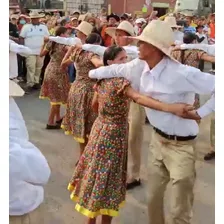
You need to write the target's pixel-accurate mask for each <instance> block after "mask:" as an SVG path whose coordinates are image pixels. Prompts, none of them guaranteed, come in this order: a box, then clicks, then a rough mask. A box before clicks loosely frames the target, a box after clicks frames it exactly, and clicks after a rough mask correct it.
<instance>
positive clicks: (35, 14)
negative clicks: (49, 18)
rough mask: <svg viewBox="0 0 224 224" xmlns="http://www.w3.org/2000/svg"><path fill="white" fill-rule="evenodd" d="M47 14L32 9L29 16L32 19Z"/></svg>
mask: <svg viewBox="0 0 224 224" xmlns="http://www.w3.org/2000/svg"><path fill="white" fill-rule="evenodd" d="M44 16H45V15H44V14H39V13H38V12H37V11H32V12H31V13H30V14H29V17H30V18H31V19H38V18H43V17H44Z"/></svg>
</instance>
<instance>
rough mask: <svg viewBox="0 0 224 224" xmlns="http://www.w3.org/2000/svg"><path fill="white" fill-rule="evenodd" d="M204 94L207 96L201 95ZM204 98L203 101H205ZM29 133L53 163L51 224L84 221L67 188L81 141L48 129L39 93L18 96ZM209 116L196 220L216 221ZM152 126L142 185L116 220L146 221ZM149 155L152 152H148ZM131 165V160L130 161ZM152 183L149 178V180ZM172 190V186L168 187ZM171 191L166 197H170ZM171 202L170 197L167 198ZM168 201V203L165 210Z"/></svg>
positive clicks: (202, 139)
mask: <svg viewBox="0 0 224 224" xmlns="http://www.w3.org/2000/svg"><path fill="white" fill-rule="evenodd" d="M202 98H204V100H205V98H206V97H202ZM204 100H203V101H204ZM17 103H18V105H19V107H20V109H21V111H22V113H23V115H24V118H25V120H26V124H27V127H28V130H29V133H30V139H31V141H32V142H33V143H34V144H35V145H36V146H38V147H39V149H40V150H41V151H42V153H43V154H44V155H45V156H46V158H47V160H48V162H49V164H50V167H51V171H52V174H51V178H50V181H49V183H48V185H47V186H46V195H45V198H46V200H45V206H46V209H45V214H44V215H45V216H46V218H47V223H48V224H83V223H84V220H85V219H84V217H83V216H82V215H80V214H78V213H77V212H76V211H74V204H73V203H72V202H71V201H70V199H69V193H68V192H67V190H66V187H67V184H68V181H69V179H70V177H71V175H72V173H73V169H74V165H75V162H76V161H77V159H78V152H79V150H78V145H77V143H76V142H75V141H74V140H73V139H72V137H71V136H65V135H64V134H63V132H62V131H61V130H50V131H49V130H45V125H46V122H47V117H48V109H49V103H48V101H43V100H39V99H38V94H37V93H36V94H35V93H34V94H32V95H26V96H25V97H23V98H20V99H17ZM209 125H210V118H209V117H208V118H207V119H205V120H204V121H202V123H201V128H200V135H199V138H198V142H197V147H196V150H197V164H196V167H197V181H196V186H195V205H194V218H193V224H202V223H203V224H213V223H215V221H214V217H215V211H214V210H215V166H214V161H213V162H210V163H207V162H204V161H203V156H204V154H205V153H206V152H208V151H209V145H210V144H209ZM150 133H151V128H150V126H149V125H146V126H145V132H144V147H143V150H142V166H141V175H142V179H143V186H142V187H139V188H137V189H135V190H132V191H130V192H128V194H127V203H126V206H125V207H124V208H123V209H122V210H121V215H120V217H118V218H116V219H115V220H114V223H115V224H118V223H119V224H147V223H148V222H147V179H146V177H147V175H146V174H147V157H148V151H149V150H148V145H149V142H150ZM149 156H150V155H149ZM129 165H130V164H129ZM149 184H150V182H149ZM168 193H169V188H168ZM169 195H170V193H169V194H167V196H166V198H167V199H169ZM167 201H168V202H169V200H167ZM168 209H169V203H167V204H166V211H168Z"/></svg>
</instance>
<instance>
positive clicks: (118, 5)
mask: <svg viewBox="0 0 224 224" xmlns="http://www.w3.org/2000/svg"><path fill="white" fill-rule="evenodd" d="M125 1H126V9H124V7H125ZM175 2H176V0H152V3H169V4H170V5H171V6H174V5H175ZM144 3H145V0H108V4H111V6H112V12H114V13H117V14H122V13H124V12H128V13H133V12H134V11H141V10H142V7H143V5H144Z"/></svg>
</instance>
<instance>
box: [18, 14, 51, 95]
mask: <svg viewBox="0 0 224 224" xmlns="http://www.w3.org/2000/svg"><path fill="white" fill-rule="evenodd" d="M43 16H44V15H40V14H39V13H38V12H36V11H33V12H32V13H31V14H30V18H31V24H26V25H24V26H23V28H22V30H21V33H20V43H21V44H24V45H25V46H27V47H29V48H30V49H31V50H32V55H30V56H29V57H27V59H26V66H27V91H28V92H29V91H31V90H33V89H39V88H40V84H39V82H40V73H41V69H42V66H43V60H44V58H43V57H40V56H39V55H40V51H41V47H42V45H43V43H44V37H45V36H49V32H48V28H47V26H46V25H44V24H40V22H39V19H40V18H42V17H43Z"/></svg>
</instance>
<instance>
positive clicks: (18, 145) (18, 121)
mask: <svg viewBox="0 0 224 224" xmlns="http://www.w3.org/2000/svg"><path fill="white" fill-rule="evenodd" d="M9 47H10V53H11V54H12V52H14V54H15V53H19V54H21V53H24V54H29V53H30V51H31V50H30V49H28V48H27V47H25V46H21V45H18V44H16V43H13V42H11V43H10V46H9ZM16 64H17V63H16V61H15V60H12V61H10V70H9V72H10V73H9V78H10V80H9V223H10V224H18V223H20V224H40V223H41V224H44V223H46V222H45V221H44V215H43V207H42V205H41V204H42V202H43V200H44V189H43V186H44V185H45V184H46V183H47V182H48V179H49V177H50V168H49V166H48V163H47V160H46V159H45V157H44V156H43V155H42V153H41V152H40V151H39V149H37V148H36V147H35V146H34V145H33V144H32V143H31V142H30V141H29V136H28V131H27V128H26V125H25V121H24V119H23V116H22V114H21V112H20V110H19V108H18V106H17V104H16V103H15V101H14V99H13V97H19V96H23V94H24V91H23V90H22V89H21V88H20V87H19V85H17V84H16V83H15V82H14V81H12V80H11V79H14V78H16V77H17V75H16V72H15V71H14V70H13V69H12V68H15V67H16Z"/></svg>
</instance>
